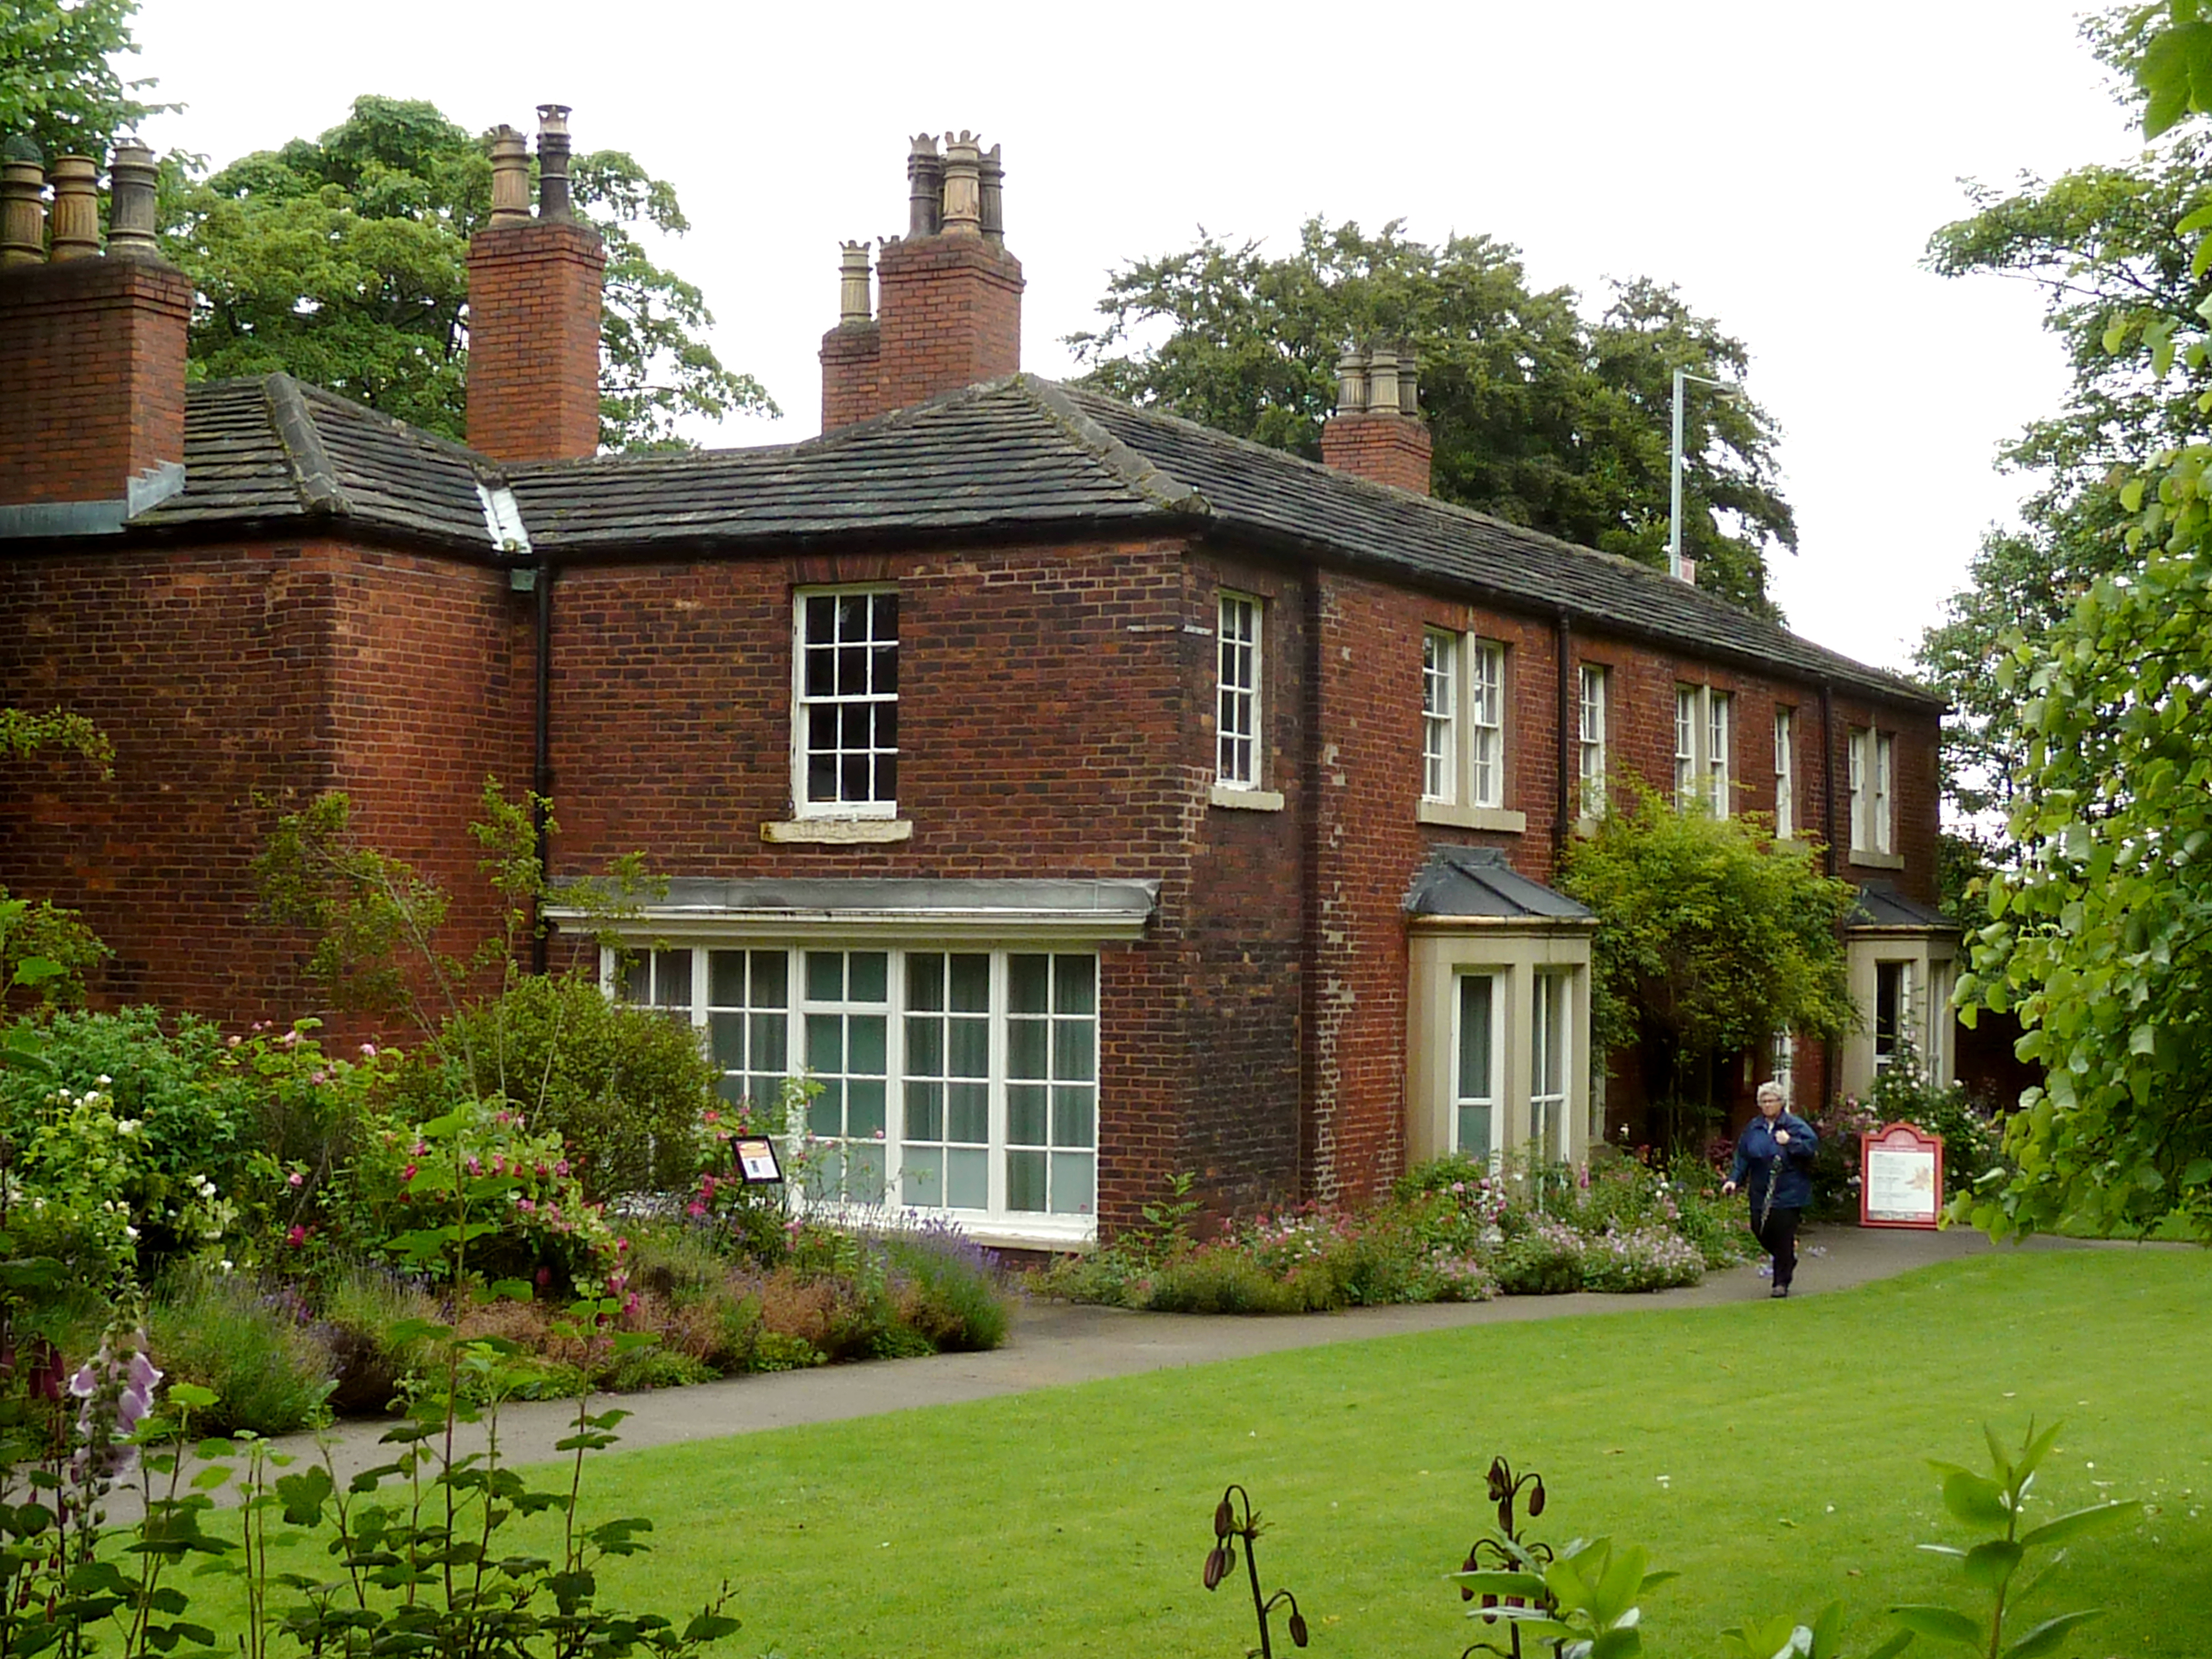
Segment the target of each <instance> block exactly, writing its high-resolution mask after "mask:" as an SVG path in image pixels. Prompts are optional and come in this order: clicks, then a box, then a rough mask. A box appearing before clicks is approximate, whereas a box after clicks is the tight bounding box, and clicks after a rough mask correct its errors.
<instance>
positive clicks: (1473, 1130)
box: [1455, 1103, 1493, 1158]
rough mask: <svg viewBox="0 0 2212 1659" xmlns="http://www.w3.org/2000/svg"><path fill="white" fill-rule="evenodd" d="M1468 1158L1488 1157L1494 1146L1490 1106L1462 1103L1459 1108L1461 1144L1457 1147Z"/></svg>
mask: <svg viewBox="0 0 2212 1659" xmlns="http://www.w3.org/2000/svg"><path fill="white" fill-rule="evenodd" d="M1455 1150H1456V1151H1458V1152H1460V1153H1461V1155H1462V1156H1463V1157H1466V1158H1488V1157H1489V1156H1490V1154H1491V1152H1492V1150H1493V1149H1492V1143H1491V1139H1490V1108H1489V1107H1487V1106H1469V1105H1467V1104H1464V1103H1462V1105H1461V1107H1460V1109H1459V1145H1458V1146H1457V1148H1456V1149H1455Z"/></svg>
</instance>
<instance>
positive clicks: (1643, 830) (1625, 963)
mask: <svg viewBox="0 0 2212 1659" xmlns="http://www.w3.org/2000/svg"><path fill="white" fill-rule="evenodd" d="M1630 795H1633V797H1634V799H1633V804H1632V805H1626V804H1624V797H1627V796H1630ZM1559 886H1560V888H1561V889H1562V890H1564V891H1565V892H1566V893H1567V894H1568V895H1569V896H1571V897H1573V898H1576V899H1578V900H1579V901H1581V902H1583V904H1585V905H1587V906H1589V908H1590V909H1591V910H1593V911H1595V913H1596V915H1597V920H1598V926H1597V933H1596V936H1595V939H1594V940H1593V941H1592V944H1591V950H1590V961H1591V981H1592V992H1593V995H1592V1011H1591V1024H1592V1027H1593V1031H1592V1040H1593V1041H1594V1042H1595V1044H1596V1046H1597V1048H1599V1050H1600V1051H1601V1052H1602V1051H1607V1050H1611V1049H1614V1048H1621V1047H1624V1046H1626V1045H1628V1044H1630V1043H1641V1044H1643V1045H1644V1046H1645V1048H1646V1064H1647V1067H1648V1068H1649V1069H1650V1071H1652V1072H1654V1073H1656V1074H1657V1076H1658V1078H1659V1079H1661V1080H1662V1082H1665V1083H1668V1084H1671V1085H1672V1087H1670V1088H1666V1089H1662V1090H1659V1091H1655V1092H1656V1093H1660V1094H1662V1095H1673V1094H1680V1093H1684V1092H1686V1085H1688V1084H1689V1083H1690V1081H1691V1080H1692V1079H1698V1080H1699V1082H1700V1083H1703V1082H1704V1081H1705V1079H1707V1078H1708V1077H1709V1068H1710V1066H1711V1064H1712V1062H1713V1061H1714V1060H1716V1059H1717V1057H1719V1056H1721V1055H1724V1054H1733V1053H1735V1052H1736V1051H1737V1050H1739V1049H1743V1048H1759V1047H1763V1046H1764V1044H1765V1042H1766V1041H1767V1039H1768V1038H1769V1037H1771V1036H1772V1035H1773V1034H1774V1033H1775V1032H1777V1031H1798V1032H1802V1033H1803V1034H1804V1035H1806V1036H1814V1037H1820V1038H1833V1037H1837V1036H1842V1035H1843V1034H1844V1032H1846V1031H1848V1030H1850V1029H1851V1028H1852V1026H1853V1024H1855V1023H1856V1021H1857V1014H1856V1012H1855V1011H1854V1009H1853V1006H1852V1004H1851V1000H1850V992H1849V988H1848V987H1847V986H1846V984H1845V982H1844V947H1843V941H1842V935H1841V933H1840V931H1839V930H1840V928H1841V927H1842V923H1843V921H1844V916H1845V915H1848V914H1849V912H1850V908H1851V905H1852V902H1853V895H1852V892H1851V889H1850V886H1849V885H1848V884H1845V883H1844V882H1840V881H1836V880H1833V879H1831V878H1828V877H1826V876H1823V875H1822V874H1820V870H1819V868H1818V866H1817V865H1816V864H1815V862H1814V854H1813V852H1812V849H1811V848H1809V847H1808V846H1807V845H1805V844H1803V843H1800V842H1778V841H1776V840H1774V839H1773V838H1772V836H1771V834H1770V833H1769V831H1768V829H1767V828H1766V826H1765V825H1764V824H1762V823H1759V821H1758V820H1757V819H1756V818H1746V817H1725V818H1716V817H1713V816H1712V815H1711V814H1710V813H1708V812H1705V811H1699V810H1697V809H1696V808H1694V807H1692V808H1689V809H1687V810H1682V811H1677V810H1676V809H1675V808H1674V806H1673V805H1670V804H1669V803H1668V801H1666V800H1665V799H1662V797H1661V796H1660V795H1659V794H1658V793H1656V791H1653V790H1650V789H1648V788H1645V789H1640V790H1632V789H1621V790H1616V791H1614V792H1613V797H1612V799H1609V800H1608V801H1607V807H1606V812H1605V815H1604V817H1602V818H1601V819H1600V820H1599V822H1598V825H1597V829H1596V831H1595V834H1593V835H1591V836H1587V837H1582V838H1577V839H1575V840H1572V841H1570V842H1568V843H1567V846H1566V848H1565V853H1564V854H1563V855H1562V857H1561V861H1560V868H1559Z"/></svg>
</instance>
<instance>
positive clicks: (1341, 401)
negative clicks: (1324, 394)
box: [1336, 346, 1367, 415]
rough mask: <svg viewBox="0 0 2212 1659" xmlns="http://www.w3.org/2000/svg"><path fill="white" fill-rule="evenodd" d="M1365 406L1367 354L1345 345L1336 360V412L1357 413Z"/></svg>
mask: <svg viewBox="0 0 2212 1659" xmlns="http://www.w3.org/2000/svg"><path fill="white" fill-rule="evenodd" d="M1366 407H1367V355H1366V353H1364V352H1363V351H1361V350H1360V349H1358V347H1357V346H1346V348H1345V349H1344V350H1343V351H1342V353H1341V354H1340V355H1339V356H1338V357H1337V360H1336V412H1337V413H1338V414H1340V415H1357V414H1358V413H1359V411H1360V410H1363V409H1364V408H1366Z"/></svg>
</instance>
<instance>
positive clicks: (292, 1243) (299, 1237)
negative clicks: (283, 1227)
mask: <svg viewBox="0 0 2212 1659" xmlns="http://www.w3.org/2000/svg"><path fill="white" fill-rule="evenodd" d="M284 1243H285V1244H286V1246H287V1247H288V1248H289V1249H295V1250H296V1249H299V1248H300V1247H301V1245H302V1244H305V1243H307V1229H306V1228H305V1227H302V1226H301V1225H300V1224H299V1223H298V1222H296V1221H295V1222H294V1223H293V1224H292V1225H291V1227H290V1228H289V1230H287V1231H286V1232H285V1234H284Z"/></svg>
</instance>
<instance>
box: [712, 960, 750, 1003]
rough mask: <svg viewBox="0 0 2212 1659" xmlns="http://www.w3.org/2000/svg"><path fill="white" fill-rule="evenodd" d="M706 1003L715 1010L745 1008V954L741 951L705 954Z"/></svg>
mask: <svg viewBox="0 0 2212 1659" xmlns="http://www.w3.org/2000/svg"><path fill="white" fill-rule="evenodd" d="M707 1001H708V1005H709V1006H713V1007H716V1008H742V1007H744V1006H745V953H744V951H708V952H707Z"/></svg>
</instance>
